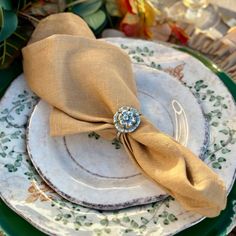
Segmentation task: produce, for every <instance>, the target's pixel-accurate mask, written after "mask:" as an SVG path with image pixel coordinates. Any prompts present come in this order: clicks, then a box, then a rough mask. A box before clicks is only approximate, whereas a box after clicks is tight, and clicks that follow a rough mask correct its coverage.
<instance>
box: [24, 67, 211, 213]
mask: <svg viewBox="0 0 236 236" xmlns="http://www.w3.org/2000/svg"><path fill="white" fill-rule="evenodd" d="M133 70H134V74H135V80H136V84H137V89H138V98H139V101H140V103H141V113H142V114H143V115H145V116H146V117H147V118H149V120H150V121H152V123H153V124H154V125H155V126H156V127H157V128H158V129H160V130H161V131H163V132H165V133H167V134H168V135H170V136H173V137H175V138H176V139H177V140H178V141H179V142H180V143H181V144H182V145H185V146H188V147H189V148H190V149H191V150H192V151H193V152H194V153H195V154H196V155H197V156H203V154H204V151H205V147H206V144H207V141H208V139H207V137H208V130H207V125H206V120H205V118H204V116H203V113H202V111H201V108H200V105H199V104H198V102H197V100H196V99H195V97H194V96H193V94H192V93H191V92H190V90H189V89H188V88H186V87H185V86H183V85H182V84H181V83H180V82H179V81H178V80H176V79H174V78H173V77H172V76H170V75H168V74H166V73H164V72H162V71H159V70H155V69H153V68H150V67H146V66H143V65H142V66H141V65H134V67H133ZM50 111H51V107H50V106H49V105H48V104H47V103H46V102H44V101H40V102H39V104H38V105H36V107H35V109H34V111H33V113H32V116H31V118H30V120H29V126H28V132H27V149H28V154H29V157H30V158H31V160H32V163H33V164H34V166H35V168H36V170H38V173H39V174H40V176H41V177H42V178H43V179H44V180H45V182H47V183H48V184H49V186H50V187H51V188H52V189H54V190H55V191H56V192H57V193H58V194H60V195H61V196H63V197H65V198H66V199H68V200H69V201H72V202H74V203H77V204H80V205H83V206H87V207H91V208H95V209H102V210H114V209H121V208H126V207H130V206H134V205H141V204H147V203H151V202H156V201H158V200H161V199H164V198H165V197H166V193H165V192H164V191H163V190H162V189H161V188H159V187H158V186H157V184H156V183H154V182H152V181H151V180H149V179H148V178H147V177H145V176H143V175H142V174H141V173H140V171H139V169H138V168H137V167H136V165H134V163H133V162H132V161H131V160H130V159H129V157H128V155H127V153H126V152H125V150H124V149H123V146H122V145H121V144H120V143H119V142H118V140H116V139H114V140H113V141H112V142H111V141H106V140H104V139H103V138H101V137H99V135H97V134H96V133H90V134H76V135H68V136H65V137H51V136H50V135H49V133H50V132H49V116H50ZM112 143H113V145H112ZM58 172H60V174H59V175H58V174H57V173H58ZM117 196H119V198H117Z"/></svg>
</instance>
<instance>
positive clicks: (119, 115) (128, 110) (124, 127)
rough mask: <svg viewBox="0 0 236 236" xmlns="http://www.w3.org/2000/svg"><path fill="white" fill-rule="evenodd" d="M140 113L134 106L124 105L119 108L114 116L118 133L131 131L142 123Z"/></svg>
mask: <svg viewBox="0 0 236 236" xmlns="http://www.w3.org/2000/svg"><path fill="white" fill-rule="evenodd" d="M140 115H141V114H140V113H139V112H138V111H137V110H136V109H135V108H133V107H128V106H124V107H121V108H119V110H118V111H117V112H116V113H115V115H114V117H113V121H114V124H115V127H116V129H117V131H118V133H119V134H120V133H131V132H133V131H134V130H136V129H137V128H138V126H139V124H140Z"/></svg>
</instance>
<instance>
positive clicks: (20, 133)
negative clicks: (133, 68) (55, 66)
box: [0, 38, 236, 236]
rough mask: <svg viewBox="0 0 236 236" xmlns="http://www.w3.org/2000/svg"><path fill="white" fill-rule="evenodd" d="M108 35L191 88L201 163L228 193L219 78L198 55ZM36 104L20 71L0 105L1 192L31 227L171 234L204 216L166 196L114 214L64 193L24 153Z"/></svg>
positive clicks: (230, 154) (230, 169) (230, 134)
mask: <svg viewBox="0 0 236 236" xmlns="http://www.w3.org/2000/svg"><path fill="white" fill-rule="evenodd" d="M107 40H108V41H109V42H111V43H113V44H115V45H117V46H118V47H120V48H122V49H123V50H124V51H125V52H127V53H128V54H129V55H130V58H131V59H132V61H133V63H135V64H142V65H145V66H147V67H151V68H153V69H156V70H159V71H162V72H163V73H167V74H169V75H171V76H173V77H174V78H175V79H176V80H179V81H180V82H181V83H182V84H183V85H184V86H186V87H187V88H189V89H190V91H191V92H192V94H193V95H194V96H195V98H196V100H197V101H198V102H199V104H200V105H201V107H202V110H203V114H204V116H205V117H206V118H207V121H208V124H209V132H210V139H209V145H208V148H207V151H206V155H205V158H204V162H205V163H206V164H207V165H208V166H209V167H210V168H212V170H213V171H215V172H216V173H217V174H218V175H219V176H220V177H221V178H222V179H223V180H224V182H225V184H226V188H227V190H228V192H229V191H230V189H231V187H232V184H233V183H234V179H235V169H236V159H235V153H236V145H235V142H236V137H235V136H236V131H235V130H236V121H235V119H236V109H235V103H234V101H233V98H232V96H231V94H230V92H229V91H228V90H227V88H226V87H225V86H224V85H223V83H222V82H221V81H220V80H219V78H218V77H217V76H216V75H215V74H214V73H213V72H212V71H210V70H209V69H208V68H206V67H205V66H204V65H203V64H202V63H201V62H199V61H198V60H197V59H195V58H193V57H192V56H190V55H188V54H186V53H183V52H180V51H177V50H175V49H173V48H171V47H168V46H163V45H161V44H158V43H153V42H147V41H141V40H132V39H118V38H117V39H107ZM42 82H43V81H42ZM37 102H38V98H37V97H36V96H35V95H34V94H33V93H32V92H31V91H30V89H29V88H28V87H27V85H26V83H25V81H24V78H23V75H22V76H20V77H18V78H17V79H16V80H15V81H14V82H13V83H12V85H11V86H10V87H9V89H8V91H7V92H6V93H5V95H4V97H3V99H2V100H1V105H0V127H1V131H0V144H1V145H0V195H1V198H2V199H3V200H4V202H5V203H6V204H7V205H8V206H9V207H11V208H12V209H13V210H14V211H15V212H17V213H18V214H19V215H21V216H22V217H24V218H25V219H26V220H28V221H29V222H30V223H31V224H33V225H34V226H35V227H37V228H38V229H40V230H41V231H43V232H45V233H47V234H49V235H86V236H87V235H120V236H121V235H122V236H124V235H127V236H129V235H173V234H175V233H177V232H179V231H181V230H184V229H185V228H188V227H190V226H192V225H194V224H196V223H198V222H199V221H200V220H201V219H203V218H202V216H201V215H198V214H195V213H193V212H189V211H186V210H184V209H183V208H181V206H180V205H179V204H178V202H177V201H175V200H174V199H173V198H171V197H167V198H165V199H164V200H162V201H158V202H154V203H151V204H146V205H140V206H136V207H131V208H126V209H122V210H113V211H101V210H99V211H98V210H94V209H91V208H87V207H83V206H81V205H79V204H75V203H71V202H70V201H67V200H65V199H64V198H62V197H61V196H60V195H58V194H57V193H56V192H55V191H53V190H52V189H51V188H50V187H48V185H46V184H45V182H44V181H43V179H42V178H41V177H40V175H39V174H38V173H37V171H36V170H35V168H34V166H33V165H32V163H31V161H30V159H29V156H28V153H27V150H26V127H27V122H28V120H29V117H30V115H31V113H32V111H33V109H34V106H35V105H36V103H37ZM57 175H60V171H58V173H57Z"/></svg>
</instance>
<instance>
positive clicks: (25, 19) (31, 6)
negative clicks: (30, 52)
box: [0, 0, 108, 69]
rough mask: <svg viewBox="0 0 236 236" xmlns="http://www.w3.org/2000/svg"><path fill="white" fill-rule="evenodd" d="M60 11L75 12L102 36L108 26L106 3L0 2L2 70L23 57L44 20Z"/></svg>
mask: <svg viewBox="0 0 236 236" xmlns="http://www.w3.org/2000/svg"><path fill="white" fill-rule="evenodd" d="M60 11H72V12H73V13H75V14H77V15H79V16H81V17H82V18H83V19H84V20H85V21H86V22H87V24H88V25H89V27H90V28H91V29H92V30H93V32H94V34H95V35H99V34H100V33H101V32H102V30H103V29H104V28H105V26H106V25H107V23H108V18H107V13H106V12H107V10H106V7H105V1H103V0H86V1H78V0H67V1H66V0H58V1H55V2H52V1H49V0H45V1H44V2H43V3H42V2H40V1H39V0H1V1H0V69H3V68H6V67H9V65H10V64H11V63H12V62H13V61H14V60H15V58H16V57H18V56H19V55H20V54H21V49H22V47H24V46H25V45H26V44H27V42H28V40H29V38H30V36H31V33H32V32H33V29H34V26H35V25H36V23H37V22H39V20H40V19H42V18H43V17H46V16H47V15H49V14H52V13H57V12H60Z"/></svg>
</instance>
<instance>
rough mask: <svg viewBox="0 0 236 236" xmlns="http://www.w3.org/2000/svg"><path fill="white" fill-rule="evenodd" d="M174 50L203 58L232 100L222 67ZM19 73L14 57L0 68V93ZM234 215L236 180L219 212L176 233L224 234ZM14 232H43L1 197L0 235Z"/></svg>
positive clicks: (235, 92)
mask: <svg viewBox="0 0 236 236" xmlns="http://www.w3.org/2000/svg"><path fill="white" fill-rule="evenodd" d="M175 48H177V49H178V50H181V51H184V52H187V53H189V54H191V55H193V56H194V57H196V58H198V59H199V60H200V61H201V62H203V63H204V64H205V65H206V66H207V67H208V68H209V69H211V70H212V71H213V72H214V73H215V74H216V75H217V76H218V77H219V78H220V79H221V80H222V81H223V83H224V84H225V85H226V87H227V88H228V90H229V91H230V92H231V94H232V95H233V97H234V100H236V84H235V83H234V82H233V81H232V79H231V78H230V77H229V76H228V75H227V74H226V73H224V72H223V71H221V70H220V69H219V68H218V67H217V66H216V65H215V64H214V63H212V62H211V61H209V60H208V59H207V58H205V57H204V56H202V55H201V54H200V53H198V52H195V51H193V50H191V49H188V48H183V47H175ZM20 73H22V65H21V62H20V61H15V62H14V63H13V64H12V66H11V67H10V68H8V69H5V70H1V71H0V96H2V95H3V94H4V92H5V91H6V89H7V88H8V87H9V85H10V84H11V82H12V81H13V80H14V78H16V77H17V76H18V75H19V74H20ZM235 219H236V184H234V185H233V187H232V189H231V192H230V194H229V196H228V203H227V208H226V209H225V210H224V211H222V212H221V214H220V215H219V216H218V217H216V218H212V219H205V220H203V221H201V222H200V223H198V224H196V225H195V226H192V227H190V228H188V229H186V230H184V231H182V232H180V233H178V234H177V235H178V236H188V235H192V236H194V235H202V236H211V235H214V236H218V235H227V233H229V232H230V231H231V229H232V228H233V227H234V226H235ZM2 235H9V236H18V235H25V236H27V235H34V236H39V235H45V234H44V233H42V232H40V231H39V230H37V229H36V228H34V227H33V226H32V225H31V224H29V223H28V222H27V221H25V220H24V219H22V218H21V217H20V216H18V215H17V214H16V213H15V212H13V211H12V210H11V209H10V208H8V207H7V206H6V205H5V204H4V203H3V201H0V236H2Z"/></svg>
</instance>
